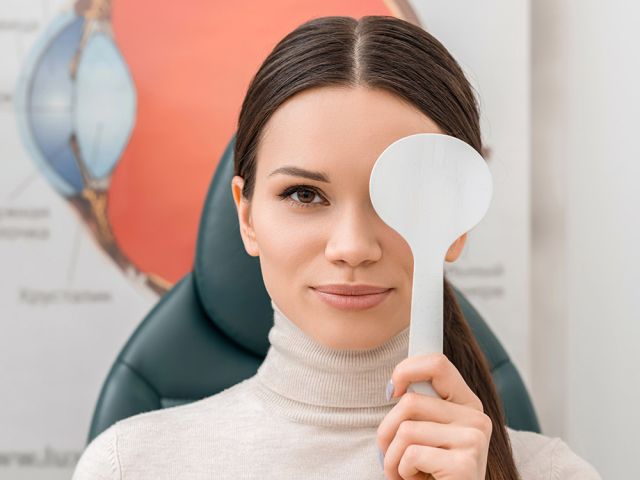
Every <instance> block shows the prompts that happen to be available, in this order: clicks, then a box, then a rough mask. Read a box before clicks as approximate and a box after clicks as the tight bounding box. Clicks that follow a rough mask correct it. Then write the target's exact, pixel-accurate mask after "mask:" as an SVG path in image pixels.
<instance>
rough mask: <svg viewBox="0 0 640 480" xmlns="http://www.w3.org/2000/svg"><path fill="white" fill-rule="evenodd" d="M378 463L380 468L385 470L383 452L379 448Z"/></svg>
mask: <svg viewBox="0 0 640 480" xmlns="http://www.w3.org/2000/svg"><path fill="white" fill-rule="evenodd" d="M378 461H379V462H380V467H381V468H382V469H383V470H384V454H383V453H382V450H380V449H379V448H378Z"/></svg>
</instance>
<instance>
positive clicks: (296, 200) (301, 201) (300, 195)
mask: <svg viewBox="0 0 640 480" xmlns="http://www.w3.org/2000/svg"><path fill="white" fill-rule="evenodd" d="M278 196H279V197H280V198H282V199H283V200H287V201H288V202H290V203H292V204H293V205H295V206H296V207H309V206H312V205H314V204H318V203H323V202H322V198H321V197H322V195H320V193H318V191H317V190H316V189H315V188H313V187H307V186H304V185H296V186H294V187H289V188H287V189H286V190H285V191H284V192H282V193H281V194H280V195H278ZM316 196H317V197H318V198H320V201H319V202H314V201H313V199H314V198H315V197H316Z"/></svg>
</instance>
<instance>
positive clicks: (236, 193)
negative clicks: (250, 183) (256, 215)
mask: <svg viewBox="0 0 640 480" xmlns="http://www.w3.org/2000/svg"><path fill="white" fill-rule="evenodd" d="M243 186H244V178H242V177H240V176H238V175H236V176H234V177H233V178H232V179H231V192H232V193H233V201H234V202H235V204H236V210H237V212H238V223H239V224H240V236H241V237H242V243H244V249H245V250H246V251H247V253H248V254H249V255H251V256H252V257H258V256H259V250H258V243H257V242H256V234H255V232H254V230H253V225H252V221H251V202H250V201H249V200H247V199H246V198H244V197H243V196H242V187H243Z"/></svg>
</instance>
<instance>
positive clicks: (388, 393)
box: [386, 379, 395, 401]
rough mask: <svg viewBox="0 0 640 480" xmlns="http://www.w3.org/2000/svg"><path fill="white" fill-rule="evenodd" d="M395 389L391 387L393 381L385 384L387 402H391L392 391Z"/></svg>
mask: <svg viewBox="0 0 640 480" xmlns="http://www.w3.org/2000/svg"><path fill="white" fill-rule="evenodd" d="M394 389H395V387H394V386H393V379H391V380H389V383H387V391H386V395H387V401H389V400H391V397H392V396H393V390H394Z"/></svg>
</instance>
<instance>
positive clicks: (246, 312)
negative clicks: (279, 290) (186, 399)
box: [193, 135, 273, 357]
mask: <svg viewBox="0 0 640 480" xmlns="http://www.w3.org/2000/svg"><path fill="white" fill-rule="evenodd" d="M234 145H235V135H234V136H233V138H232V139H231V141H230V142H229V144H228V145H227V147H226V149H225V151H224V153H223V155H222V158H221V159H220V163H219V164H218V167H217V169H216V172H215V175H214V177H213V180H212V182H211V185H210V187H209V191H208V192H207V196H206V198H205V202H204V206H203V208H202V214H201V216H200V226H199V229H198V238H197V243H196V255H195V260H194V268H193V270H194V277H195V287H196V292H197V294H198V297H199V300H200V302H201V304H202V306H203V308H204V310H205V312H206V313H207V315H208V316H209V318H210V319H211V321H212V322H213V323H214V324H215V325H216V326H217V327H218V328H220V329H221V330H222V331H223V332H224V333H225V334H226V335H227V336H228V337H229V338H230V339H231V340H233V341H235V342H236V343H238V344H240V345H241V346H243V347H244V348H246V349H248V350H250V351H252V352H254V353H256V354H258V355H261V356H263V357H264V355H266V352H267V350H268V348H269V340H268V333H269V329H270V328H271V326H272V325H273V309H272V308H271V299H270V297H269V294H268V293H267V290H266V288H265V286H264V282H263V280H262V274H261V271H260V261H259V259H258V258H257V257H252V256H250V255H249V254H248V253H247V252H246V250H245V249H244V244H243V243H242V237H241V236H240V225H239V223H238V215H237V211H236V206H235V203H234V201H233V195H232V192H231V179H232V178H233V149H234Z"/></svg>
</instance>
